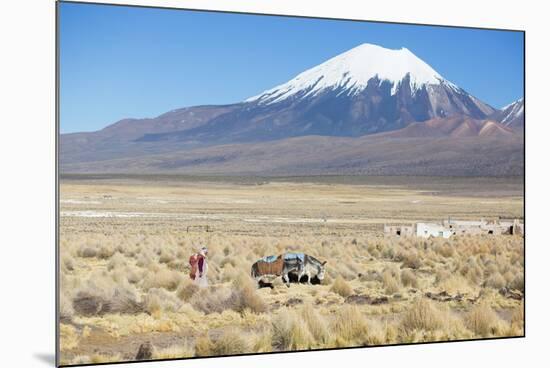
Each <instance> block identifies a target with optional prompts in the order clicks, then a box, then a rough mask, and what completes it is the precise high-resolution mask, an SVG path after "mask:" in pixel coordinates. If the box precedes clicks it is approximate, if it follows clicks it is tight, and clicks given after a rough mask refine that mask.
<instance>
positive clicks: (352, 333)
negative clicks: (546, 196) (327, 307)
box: [330, 305, 369, 346]
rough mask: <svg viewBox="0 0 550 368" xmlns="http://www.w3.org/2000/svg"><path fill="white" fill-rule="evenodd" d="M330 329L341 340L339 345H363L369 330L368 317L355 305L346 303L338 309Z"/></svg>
mask: <svg viewBox="0 0 550 368" xmlns="http://www.w3.org/2000/svg"><path fill="white" fill-rule="evenodd" d="M330 329H331V331H332V333H333V334H334V337H335V338H336V339H338V340H339V342H338V343H337V345H339V346H346V344H348V345H357V344H359V345H362V344H363V343H364V341H365V340H366V338H367V334H368V332H369V326H368V323H367V319H366V318H365V316H363V314H362V313H361V311H360V310H359V308H357V306H355V305H344V306H343V307H341V308H340V309H338V311H337V312H336V315H335V316H334V319H333V321H332V324H331V326H330Z"/></svg>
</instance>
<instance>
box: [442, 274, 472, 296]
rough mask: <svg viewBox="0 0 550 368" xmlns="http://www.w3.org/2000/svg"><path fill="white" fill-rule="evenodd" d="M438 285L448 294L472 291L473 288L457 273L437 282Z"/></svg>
mask: <svg viewBox="0 0 550 368" xmlns="http://www.w3.org/2000/svg"><path fill="white" fill-rule="evenodd" d="M438 286H439V287H440V288H441V289H443V290H445V291H446V292H448V293H449V294H457V293H462V294H465V293H472V292H473V288H472V287H471V286H470V283H469V282H468V280H467V279H465V278H464V277H462V276H461V275H459V274H456V275H452V276H450V277H448V278H445V279H443V280H442V281H440V282H439V283H438Z"/></svg>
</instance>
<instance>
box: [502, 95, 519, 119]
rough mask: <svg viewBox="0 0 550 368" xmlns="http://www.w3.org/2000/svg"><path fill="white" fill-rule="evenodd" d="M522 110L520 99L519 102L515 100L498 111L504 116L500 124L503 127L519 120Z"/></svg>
mask: <svg viewBox="0 0 550 368" xmlns="http://www.w3.org/2000/svg"><path fill="white" fill-rule="evenodd" d="M523 109H524V103H523V97H522V98H520V99H519V100H516V101H514V102H512V103H511V104H508V105H506V106H504V107H503V108H502V109H500V111H502V112H503V113H504V114H505V115H504V117H503V118H502V119H501V121H500V122H501V123H502V124H504V125H509V124H510V123H511V122H513V121H514V119H517V118H519V117H520V116H521V115H522V114H523Z"/></svg>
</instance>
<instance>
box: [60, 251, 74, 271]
mask: <svg viewBox="0 0 550 368" xmlns="http://www.w3.org/2000/svg"><path fill="white" fill-rule="evenodd" d="M61 267H62V270H63V271H74V269H75V261H74V258H73V257H72V256H71V255H70V254H65V255H63V257H61Z"/></svg>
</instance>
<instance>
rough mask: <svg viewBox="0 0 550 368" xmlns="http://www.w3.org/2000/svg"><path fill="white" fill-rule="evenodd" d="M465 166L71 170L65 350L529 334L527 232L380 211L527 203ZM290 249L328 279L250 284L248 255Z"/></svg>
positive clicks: (222, 351)
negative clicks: (431, 182) (445, 229)
mask: <svg viewBox="0 0 550 368" xmlns="http://www.w3.org/2000/svg"><path fill="white" fill-rule="evenodd" d="M447 180H448V179H447ZM456 180H457V185H456V186H452V187H453V188H455V189H456V188H458V187H460V188H462V189H461V190H460V191H459V192H456V191H454V192H452V193H451V191H450V190H448V188H447V187H445V188H447V189H441V188H439V189H438V187H437V185H435V186H433V187H427V186H416V187H415V186H414V185H410V186H407V185H406V183H403V184H402V185H399V186H395V185H390V183H389V182H388V183H387V184H384V183H375V184H369V183H366V184H361V183H351V184H347V183H307V182H284V181H275V182H269V183H265V182H261V183H254V182H251V183H229V182H223V181H221V180H218V181H209V182H201V181H183V180H182V181H173V182H164V181H152V180H151V181H144V180H91V179H90V180H85V179H79V180H67V181H62V183H61V229H60V261H61V262H60V268H61V270H60V271H61V275H60V287H61V289H60V302H59V305H60V317H61V328H60V335H61V336H60V343H61V344H60V347H61V361H62V363H63V364H79V363H80V364H81V363H90V362H95V363H97V362H111V361H120V360H133V359H135V358H136V353H137V351H138V348H139V346H140V345H141V344H143V343H145V342H150V343H151V345H152V347H153V348H152V358H153V359H155V358H158V359H161V358H182V357H191V356H211V355H227V354H239V353H250V352H271V351H281V350H304V349H317V348H332V347H345V346H365V345H368V346H372V345H382V344H396V343H413V342H421V341H447V340H460V339H471V338H482V337H496V336H521V335H523V294H522V293H523V284H524V283H523V274H524V258H523V247H524V245H523V238H522V237H518V236H463V237H456V238H453V239H448V240H445V239H434V238H431V239H420V238H392V237H384V235H383V234H382V225H383V224H384V223H386V222H391V223H400V222H408V221H417V220H440V219H442V218H444V217H446V216H447V215H449V214H451V215H453V216H454V217H455V218H461V219H478V218H480V217H495V216H503V217H519V218H522V211H523V199H522V196H521V189H520V190H516V191H512V192H510V191H508V189H509V186H510V185H508V184H507V187H506V188H507V189H506V190H503V191H502V192H499V191H498V190H492V189H491V187H490V185H493V187H492V188H497V187H498V179H495V180H496V181H495V182H491V181H490V180H489V181H488V182H487V183H485V182H484V183H483V184H479V183H478V182H476V183H474V184H471V185H470V184H468V182H467V180H465V179H456ZM461 180H462V181H461ZM464 183H466V184H464ZM458 184H460V185H458ZM501 184H502V182H501ZM468 185H470V187H468ZM480 185H481V186H482V187H480ZM512 187H513V185H512ZM464 188H466V189H464ZM481 192H482V193H487V194H486V195H480V194H479V193H481ZM206 226H208V231H206ZM202 244H204V245H206V246H208V248H209V265H210V269H209V280H210V284H211V286H210V287H209V288H208V289H204V290H198V289H197V288H196V287H195V285H193V284H192V283H191V282H190V281H189V280H188V277H187V274H188V265H187V260H188V257H189V255H190V254H191V253H192V252H195V251H196V249H197V247H198V246H199V245H202ZM286 251H299V252H305V253H308V254H311V255H313V256H315V257H316V258H318V259H321V260H327V261H328V263H327V277H326V279H325V280H324V281H323V283H322V284H321V285H315V286H307V285H303V284H292V285H291V287H290V288H287V287H286V286H284V285H283V284H282V283H281V282H278V283H276V284H275V287H274V288H273V289H269V288H262V289H257V288H256V286H255V285H254V283H253V282H252V280H251V279H250V277H249V272H250V266H251V264H252V263H253V262H255V261H256V260H257V259H258V258H260V257H262V256H265V255H270V254H280V253H283V252H286ZM518 296H519V297H518Z"/></svg>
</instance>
